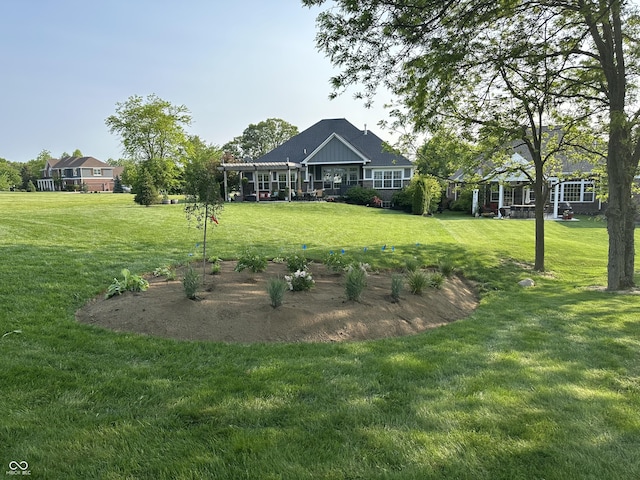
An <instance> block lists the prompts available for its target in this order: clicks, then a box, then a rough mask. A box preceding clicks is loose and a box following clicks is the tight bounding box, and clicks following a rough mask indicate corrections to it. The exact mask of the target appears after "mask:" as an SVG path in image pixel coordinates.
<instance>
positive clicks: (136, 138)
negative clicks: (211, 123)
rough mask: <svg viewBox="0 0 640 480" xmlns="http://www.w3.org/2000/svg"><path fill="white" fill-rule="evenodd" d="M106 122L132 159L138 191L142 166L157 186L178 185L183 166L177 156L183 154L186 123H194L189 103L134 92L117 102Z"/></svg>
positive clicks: (176, 187) (177, 187)
mask: <svg viewBox="0 0 640 480" xmlns="http://www.w3.org/2000/svg"><path fill="white" fill-rule="evenodd" d="M105 123H106V125H107V127H109V131H110V132H111V133H113V134H116V135H119V136H120V138H121V143H122V147H123V151H124V153H125V155H127V156H128V158H130V159H131V160H132V161H133V163H132V164H131V165H130V166H129V167H130V169H135V170H136V172H135V173H134V172H129V174H128V175H129V177H130V178H129V179H131V180H133V181H132V182H131V185H132V187H133V189H134V191H135V192H137V191H138V189H139V188H140V186H141V185H138V184H137V183H136V181H137V180H136V179H137V178H138V177H140V178H141V170H145V171H146V172H147V173H148V174H149V175H150V176H151V179H152V182H153V184H154V186H155V188H156V189H157V190H165V191H169V192H172V191H175V190H176V189H179V185H180V175H181V169H180V167H179V165H178V163H177V160H178V159H179V158H180V157H181V156H182V155H183V150H184V144H185V141H186V133H185V130H184V127H185V126H188V125H190V124H191V114H190V112H189V110H188V109H187V107H185V106H184V105H179V106H175V105H172V104H171V103H170V102H167V101H166V100H162V99H161V98H159V97H158V96H156V95H148V96H147V97H146V99H144V98H142V97H140V96H137V95H134V96H132V97H129V99H128V100H127V101H126V102H121V103H117V104H116V113H115V115H111V116H109V117H108V118H107V119H106V120H105ZM123 177H124V175H123ZM144 181H145V182H146V181H147V179H145V180H144Z"/></svg>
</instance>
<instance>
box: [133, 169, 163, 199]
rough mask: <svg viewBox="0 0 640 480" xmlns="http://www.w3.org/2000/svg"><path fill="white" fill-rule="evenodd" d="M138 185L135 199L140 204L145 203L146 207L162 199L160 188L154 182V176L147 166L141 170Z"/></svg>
mask: <svg viewBox="0 0 640 480" xmlns="http://www.w3.org/2000/svg"><path fill="white" fill-rule="evenodd" d="M137 187H138V189H137V191H136V195H135V197H134V201H135V202H136V203H137V204H138V205H144V206H145V207H148V206H149V205H153V204H154V203H158V202H159V201H160V195H159V194H158V189H157V188H156V186H155V184H154V183H153V176H152V175H151V173H150V172H149V171H148V170H147V169H145V168H142V169H141V170H140V176H139V179H138V185H137Z"/></svg>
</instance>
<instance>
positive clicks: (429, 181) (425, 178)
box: [409, 175, 442, 215]
mask: <svg viewBox="0 0 640 480" xmlns="http://www.w3.org/2000/svg"><path fill="white" fill-rule="evenodd" d="M409 191H410V193H411V197H412V208H411V212H412V213H413V214H414V215H424V214H426V213H431V211H432V206H434V205H435V201H437V200H439V199H440V194H441V192H442V187H441V185H440V182H438V180H437V179H436V178H435V177H433V176H431V175H418V176H417V177H414V178H413V179H412V180H411V185H410V186H409Z"/></svg>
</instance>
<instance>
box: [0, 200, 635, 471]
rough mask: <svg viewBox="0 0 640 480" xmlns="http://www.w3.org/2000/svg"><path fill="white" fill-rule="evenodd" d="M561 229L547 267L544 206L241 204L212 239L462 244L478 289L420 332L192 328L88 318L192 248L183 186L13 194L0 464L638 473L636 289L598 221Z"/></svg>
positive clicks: (379, 259) (5, 256)
mask: <svg viewBox="0 0 640 480" xmlns="http://www.w3.org/2000/svg"><path fill="white" fill-rule="evenodd" d="M546 229H547V257H546V258H547V267H548V270H549V272H550V273H549V274H548V275H536V274H534V273H533V272H531V271H530V270H529V269H528V267H529V266H530V265H531V263H532V262H533V235H534V224H533V222H532V221H526V220H522V221H517V220H506V221H498V220H488V219H474V218H471V217H467V216H461V215H453V214H447V215H443V216H436V217H433V218H422V217H415V216H410V215H405V214H399V213H396V212H392V211H386V210H378V209H369V208H364V207H355V206H349V205H341V204H330V203H321V202H316V203H292V204H287V203H271V204H268V203H261V204H230V205H227V206H226V207H225V210H224V211H223V213H222V214H221V216H220V226H219V227H217V228H216V229H215V230H214V231H213V234H212V235H211V236H210V244H209V246H208V250H209V251H210V253H212V254H215V255H218V256H220V257H222V258H234V257H236V256H237V255H238V254H239V253H240V252H242V250H243V249H244V248H246V247H247V246H251V247H253V248H255V249H258V250H259V251H261V252H264V253H265V254H267V255H269V256H285V255H286V254H287V253H289V252H299V251H301V249H302V245H306V246H307V253H308V255H309V256H311V257H313V258H315V259H317V260H320V259H321V258H323V256H324V255H326V254H327V253H328V252H329V251H330V250H334V251H339V250H341V249H345V251H346V255H348V256H351V257H352V258H359V259H362V260H363V261H367V262H369V263H371V264H373V265H375V266H377V267H380V268H384V267H393V266H400V265H402V264H403V262H404V261H405V259H406V258H409V257H413V256H416V257H418V258H419V259H420V260H421V261H422V262H423V263H425V264H435V263H436V262H437V261H438V259H439V258H441V257H443V256H446V257H449V258H453V259H454V260H455V262H456V265H457V266H458V267H459V268H460V269H462V270H463V271H464V272H465V274H466V275H467V276H469V277H471V278H473V279H474V280H476V281H477V282H478V283H479V288H480V289H481V291H482V301H481V305H480V307H479V308H478V310H477V311H476V312H475V313H474V315H472V316H471V317H470V318H468V319H466V320H464V321H460V322H456V323H455V324H451V325H448V326H446V327H442V328H439V329H437V330H434V331H430V332H427V333H424V334H421V335H418V336H414V337H406V338H397V339H388V340H380V341H372V342H364V343H345V344H328V345H324V344H323V345H305V344H273V345H227V344H219V343H190V342H178V341H169V340H163V339H156V338H148V337H144V336H138V335H133V334H125V333H113V332H109V331H104V330H101V329H98V328H94V327H90V326H86V325H78V324H76V323H75V322H74V317H73V314H74V311H75V310H76V309H77V308H78V307H79V306H81V305H83V304H84V303H85V302H86V301H88V300H89V299H90V298H92V297H93V296H94V295H97V294H99V293H101V292H104V290H105V289H106V288H107V286H108V285H109V283H110V282H111V280H112V278H113V277H114V276H118V275H119V273H120V270H121V269H122V268H125V267H126V268H129V269H130V270H131V271H132V272H134V273H142V272H148V271H152V270H153V269H154V268H156V267H158V266H161V265H164V264H167V263H184V262H187V261H188V260H189V259H191V258H192V257H190V256H189V254H190V253H191V254H193V253H195V254H197V248H196V244H197V243H198V242H199V239H200V234H201V233H200V231H198V230H196V229H195V228H188V226H187V222H186V220H185V218H184V214H183V212H182V208H181V205H163V206H154V207H150V208H144V207H138V206H136V205H134V204H133V202H132V197H131V196H130V195H113V194H104V195H102V194H97V195H96V194H89V195H81V194H54V193H42V194H40V193H39V194H19V193H0V327H1V329H0V362H1V363H0V365H1V367H2V368H0V388H1V390H2V394H1V395H0V414H1V417H0V418H1V420H0V465H1V467H0V475H1V474H2V473H3V471H5V472H6V471H9V468H10V467H9V463H10V462H21V461H27V462H28V464H29V470H30V471H31V478H47V479H58V478H83V479H84V478H87V479H89V478H91V479H92V478H102V479H132V478H144V479H199V478H220V479H236V478H237V479H263V478H264V479H281V478H282V479H429V478H433V479H441V478H451V479H453V478H455V479H474V480H475V479H487V480H494V479H509V480H512V479H546V480H551V479H558V480H560V479H562V480H566V479H594V480H601V479H632V478H640V379H639V375H640V297H637V296H622V295H613V294H607V293H599V292H595V291H593V290H591V289H589V288H588V287H589V286H592V285H603V284H604V283H605V281H606V255H607V234H606V228H605V225H604V223H602V222H595V221H591V220H588V219H582V221H580V222H564V223H563V222H548V223H547V224H546ZM383 245H386V246H387V248H386V249H385V250H384V251H383V250H382V246H383ZM365 247H366V251H365ZM525 277H532V278H534V279H535V281H536V284H537V285H536V287H534V288H531V289H526V290H525V289H521V288H520V287H518V286H517V285H516V282H517V281H518V280H520V279H522V278H525ZM179 321H180V319H179V318H177V319H176V322H179ZM3 335H4V336H3Z"/></svg>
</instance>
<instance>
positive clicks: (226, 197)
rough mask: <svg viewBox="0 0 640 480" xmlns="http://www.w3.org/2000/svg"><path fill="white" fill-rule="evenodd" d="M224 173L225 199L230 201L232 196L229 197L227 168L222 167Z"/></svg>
mask: <svg viewBox="0 0 640 480" xmlns="http://www.w3.org/2000/svg"><path fill="white" fill-rule="evenodd" d="M222 175H223V176H224V201H225V202H230V201H231V198H229V186H228V185H227V169H226V168H225V167H222Z"/></svg>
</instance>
